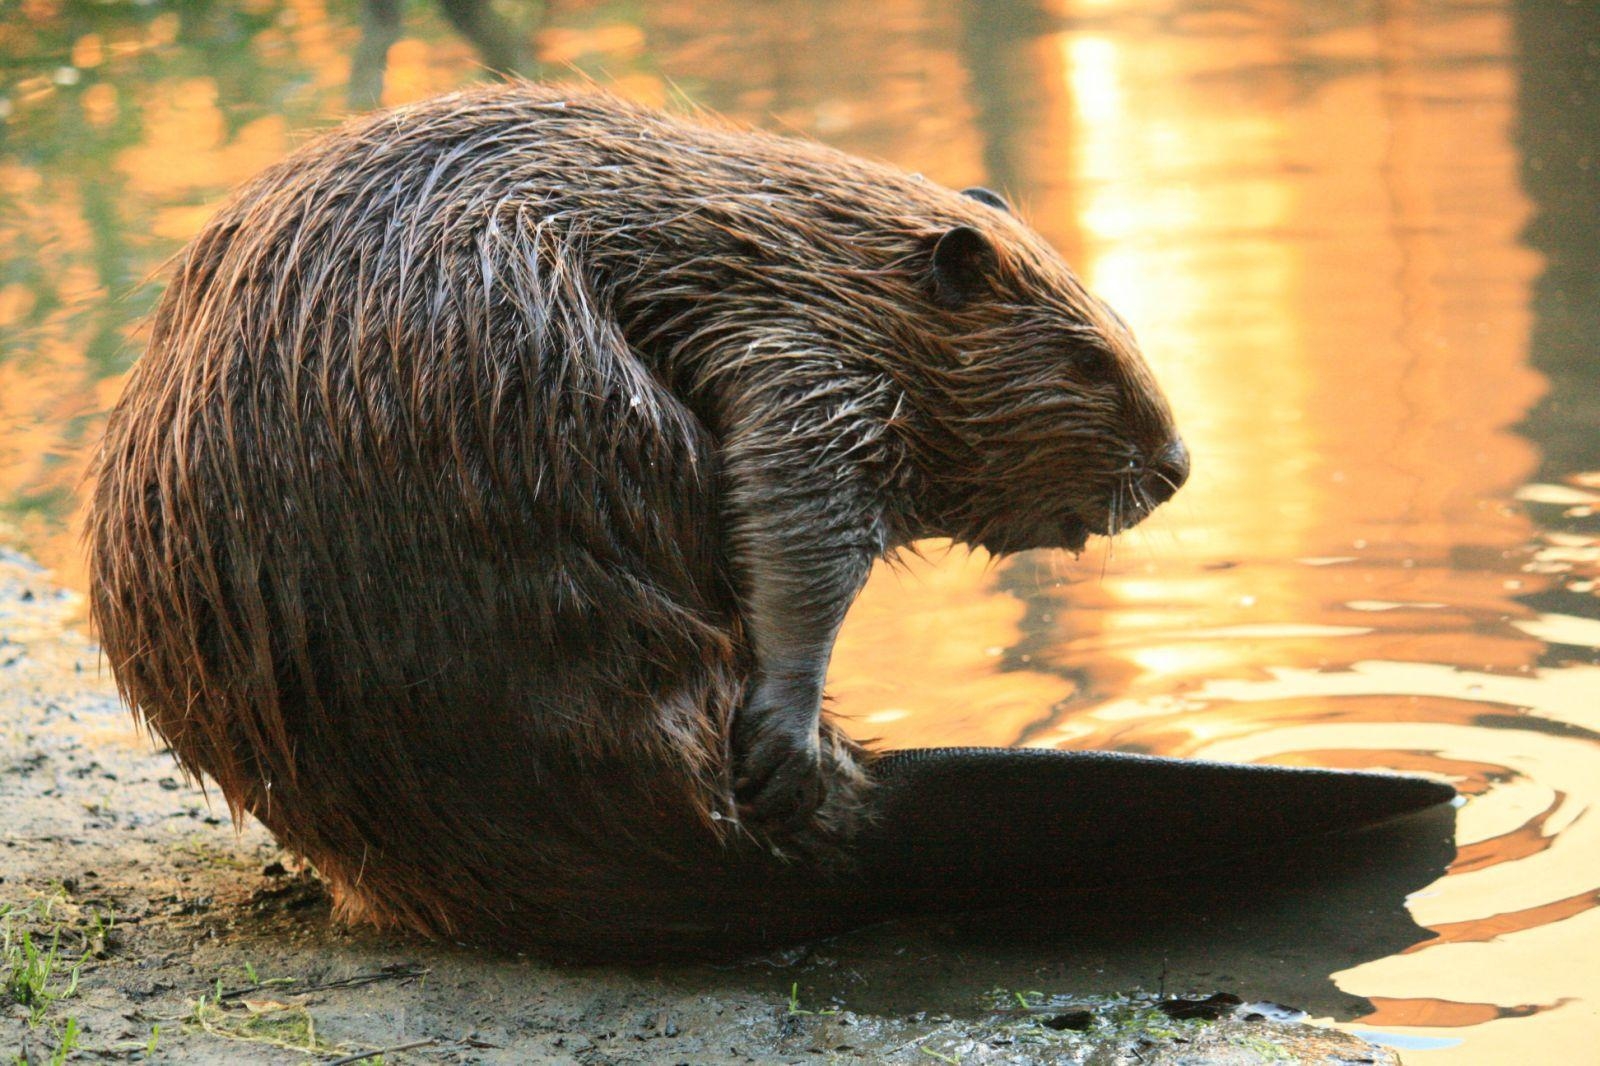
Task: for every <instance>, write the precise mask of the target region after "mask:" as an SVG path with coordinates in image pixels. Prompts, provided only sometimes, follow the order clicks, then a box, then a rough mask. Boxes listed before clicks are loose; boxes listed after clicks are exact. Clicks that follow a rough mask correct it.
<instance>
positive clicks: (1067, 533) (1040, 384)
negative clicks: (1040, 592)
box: [919, 189, 1189, 552]
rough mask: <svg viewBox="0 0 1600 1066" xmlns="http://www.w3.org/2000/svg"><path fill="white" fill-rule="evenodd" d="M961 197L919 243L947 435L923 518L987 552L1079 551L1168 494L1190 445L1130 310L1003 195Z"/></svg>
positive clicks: (939, 407)
mask: <svg viewBox="0 0 1600 1066" xmlns="http://www.w3.org/2000/svg"><path fill="white" fill-rule="evenodd" d="M966 197H967V201H968V202H970V203H972V208H971V209H970V210H971V211H972V212H973V213H972V215H971V216H970V221H969V222H966V223H963V224H957V225H954V226H951V227H949V228H946V229H944V230H942V231H941V232H939V233H937V234H935V235H933V236H931V237H929V238H928V243H927V252H926V256H927V258H926V260H925V262H926V264H927V267H926V273H925V275H924V278H925V283H926V284H927V285H928V286H930V287H931V291H932V294H933V297H934V302H935V303H936V304H937V305H938V306H939V307H940V308H941V309H942V311H943V315H942V316H941V318H942V319H943V322H944V324H945V328H944V329H943V330H941V333H942V335H943V336H942V341H943V343H942V344H941V348H942V349H943V350H942V351H941V352H940V353H939V356H938V357H937V358H936V359H935V360H934V362H935V363H936V364H937V370H936V372H935V373H934V374H933V377H932V382H933V388H934V391H935V393H936V395H937V402H936V403H935V404H933V405H932V408H933V409H934V410H935V411H936V414H935V416H934V417H935V418H936V420H937V421H938V423H939V424H940V429H941V430H942V432H940V433H939V436H940V437H942V438H943V440H944V441H945V444H944V447H943V449H941V451H942V452H943V454H941V455H940V456H939V457H938V459H937V460H936V461H935V462H934V464H933V466H934V467H935V468H936V469H935V471H933V472H932V473H931V474H930V476H929V479H928V483H927V486H926V487H927V490H928V495H929V499H928V500H927V501H924V502H923V503H922V504H919V508H926V510H925V512H924V513H923V514H922V515H921V516H920V517H922V518H923V520H924V521H925V522H926V523H927V525H928V526H929V527H930V528H929V532H936V533H939V534H943V535H947V536H950V537H953V538H955V539H957V540H961V541H966V542H968V543H972V544H981V545H983V546H984V547H985V548H987V549H989V550H990V551H994V552H1014V551H1022V550H1023V549H1026V548H1046V547H1054V548H1066V549H1068V550H1070V551H1073V552H1077V551H1081V550H1082V549H1083V547H1084V544H1085V542H1086V541H1087V539H1088V538H1089V536H1090V535H1091V534H1106V535H1114V534H1116V533H1119V532H1121V531H1123V530H1125V529H1128V528H1129V527H1131V526H1133V525H1135V524H1136V523H1138V522H1139V521H1140V520H1142V519H1143V518H1144V517H1145V516H1146V515H1148V514H1149V513H1150V512H1151V511H1153V510H1154V509H1155V508H1156V507H1157V506H1159V505H1160V504H1162V503H1164V502H1166V501H1167V500H1168V499H1170V498H1171V497H1172V495H1173V493H1175V492H1177V491H1178V489H1179V488H1180V487H1181V486H1182V485H1183V483H1184V481H1185V480H1186V479H1187V478H1188V476H1189V453H1188V450H1187V449H1186V448H1185V447H1184V444H1183V440H1182V438H1180V437H1179V436H1178V433H1177V430H1176V429H1175V428H1174V427H1173V423H1172V413H1171V410H1170V409H1169V407H1168V405H1167V401H1166V397H1165V396H1163V395H1162V393H1161V389H1160V388H1159V386H1157V384H1156V382H1155V379H1154V377H1153V376H1152V375H1151V373H1150V368H1149V367H1148V366H1147V365H1146V364H1145V361H1144V359H1143V357H1142V356H1141V355H1140V354H1139V350H1138V347H1137V346H1136V345H1135V343H1134V340H1133V337H1132V335H1131V333H1130V332H1129V330H1128V327H1127V325H1126V323H1124V322H1123V321H1122V319H1121V318H1119V317H1118V316H1117V314H1116V313H1115V312H1114V311H1112V310H1111V309H1110V308H1109V307H1107V306H1106V305H1105V304H1104V303H1102V302H1101V301H1100V300H1098V299H1097V298H1095V297H1094V296H1092V295H1091V294H1090V293H1088V292H1087V291H1086V290H1085V289H1084V288H1083V286H1082V285H1081V284H1080V283H1079V282H1078V280H1077V278H1076V277H1074V276H1073V274H1072V272H1071V271H1070V270H1069V269H1068V268H1067V266H1066V264H1065V263H1063V262H1062V261H1061V259H1060V257H1059V256H1057V255H1056V254H1055V252H1053V251H1052V250H1051V249H1050V248H1049V247H1048V245H1046V244H1045V243H1044V242H1043V241H1042V240H1041V239H1040V238H1039V237H1038V236H1037V235H1035V234H1034V233H1033V232H1032V231H1031V230H1029V229H1027V228H1026V227H1025V226H1023V225H1021V224H1020V223H1019V222H1017V221H1016V220H1015V219H1014V218H1013V217H1012V216H1011V214H1010V212H1009V210H1008V209H1007V208H1006V206H1005V204H1004V202H1003V201H1001V200H1000V199H999V198H998V197H997V196H995V195H994V194H993V193H990V192H988V191H987V190H982V189H973V190H968V191H967V193H966ZM930 504H931V506H928V505H930Z"/></svg>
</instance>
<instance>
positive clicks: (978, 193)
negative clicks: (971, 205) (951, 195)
mask: <svg viewBox="0 0 1600 1066" xmlns="http://www.w3.org/2000/svg"><path fill="white" fill-rule="evenodd" d="M961 195H962V196H965V197H967V198H969V199H972V200H976V201H978V202H979V203H980V204H987V205H988V206H990V207H992V208H994V209H995V210H996V211H1004V212H1005V213H1006V214H1008V215H1009V214H1011V205H1010V204H1008V203H1006V198H1005V197H1004V196H1001V195H1000V194H999V193H997V192H995V191H994V190H993V189H985V188H984V187H983V186H982V185H974V186H973V187H972V188H970V189H962V190H961Z"/></svg>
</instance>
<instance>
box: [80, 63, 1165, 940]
mask: <svg viewBox="0 0 1600 1066" xmlns="http://www.w3.org/2000/svg"><path fill="white" fill-rule="evenodd" d="M1188 470H1189V460H1188V454H1187V452H1186V450H1185V447H1184V444H1183V442H1182V440H1181V439H1180V437H1179V436H1178V434H1177V433H1176V431H1175V429H1174V426H1173V420H1172V416H1171V412H1170V410H1169V406H1168V403H1167V401H1166V399H1165V398H1164V397H1163V395H1162V393H1161V391H1160V389H1159V388H1158V386H1157V384H1156V382H1155V380H1154V379H1153V377H1152V375H1151V371H1150V370H1149V368H1148V366H1147V365H1146V363H1145V361H1144V360H1143V358H1142V357H1141V355H1140V353H1139V351H1138V348H1137V346H1136V345H1135V342H1134V340H1133V338H1132V336H1131V335H1130V332H1129V330H1128V328H1127V327H1126V325H1125V324H1124V323H1123V322H1122V320H1121V319H1119V318H1118V317H1117V315H1116V314H1115V313H1114V312H1112V311H1111V310H1110V309H1109V308H1108V307H1107V306H1106V305H1105V304H1104V303H1103V302H1101V301H1100V300H1098V299H1096V298H1095V297H1094V296H1092V295H1091V294H1090V293H1089V292H1088V291H1086V289H1085V288H1084V286H1083V285H1082V284H1080V282H1079V281H1078V279H1077V278H1076V277H1075V276H1074V275H1073V273H1072V272H1071V270H1069V269H1068V267H1067V266H1066V265H1065V264H1064V263H1063V262H1062V260H1061V258H1060V257H1059V256H1058V255H1057V254H1056V253H1055V252H1054V251H1053V250H1052V249H1051V248H1050V247H1049V246H1048V245H1047V244H1046V242H1045V241H1044V240H1042V239H1041V238H1040V237H1039V236H1038V235H1037V234H1036V233H1035V232H1034V231H1032V230H1031V229H1029V228H1028V227H1027V226H1026V225H1025V224H1023V222H1022V221H1020V220H1019V219H1018V218H1017V217H1016V216H1015V215H1014V214H1013V213H1012V212H1011V211H1010V209H1009V208H1008V207H1007V205H1006V203H1005V202H1004V201H1003V200H1002V199H1001V198H999V197H998V196H996V195H995V194H994V193H991V192H988V191H985V190H981V189H976V190H968V191H966V192H965V193H961V192H956V191H952V190H949V189H945V188H942V187H940V186H938V185H936V184H934V183H933V182H931V181H927V180H924V179H922V178H920V177H917V176H913V175H908V174H905V173H902V172H899V171H897V170H894V169H892V168H889V167H887V166H883V165H879V164H875V163H871V162H866V161H862V160H859V159H855V158H852V157H849V156H847V155H844V154H841V153H839V152H837V151H834V150H831V149H829V148H826V147H823V146H820V145H817V144H813V143H808V142H805V141H801V140H795V139H787V138H782V137H778V136H774V135H770V134H767V133H763V132H757V131H752V130H746V129H740V128H736V127H734V126H732V125H730V124H727V123H722V122H719V121H715V120H711V119H707V118H704V117H697V118H693V119H685V118H677V117H669V116H667V115H663V114H660V113H657V112H655V111H652V110H649V109H645V108H642V107H639V106H635V105H633V104H630V103H627V102H624V101H623V100H620V99H617V98H614V97H611V96H608V95H604V94H601V93H597V92H594V91H592V90H582V91H571V90H567V89H562V88H551V87H539V86H535V85H532V84H511V85H501V86H495V87H486V88H477V89H473V90H470V91H466V92H460V93H456V94H454V95H448V96H443V97H440V98H437V99H434V100H430V101H427V102H424V103H420V104H416V105H413V106H407V107H402V108H399V109H396V110H392V111H388V112H385V113H380V114H376V115H373V116H369V117H365V118H361V119H358V120H356V121H353V122H351V123H350V124H348V125H346V126H344V127H342V128H340V129H337V130H335V131H333V132H331V133H330V134H327V135H325V136H322V137H321V138H320V139H317V140H315V141H313V142H311V143H309V144H307V145H305V146H304V147H302V148H301V149H299V150H297V151H295V152H294V153H292V154H291V155H290V156H289V157H288V158H287V159H285V160H284V161H282V162H281V163H279V164H278V165H275V166H273V167H271V168H270V169H268V170H266V171H265V172H264V173H262V174H261V175H260V176H259V177H257V178H256V179H254V180H253V181H251V182H249V183H248V184H247V185H246V186H245V187H244V188H243V189H242V190H241V191H239V192H238V193H237V194H236V195H235V196H234V197H233V198H232V199H231V200H230V201H229V202H228V203H227V204H226V205H225V206H224V207H222V208H221V210H220V211H219V212H218V213H217V214H216V216H215V217H214V218H212V219H211V220H210V222H209V223H208V224H206V225H205V227H204V228H203V230H202V231H201V232H200V234H199V235H198V236H197V237H195V238H194V240H193V241H192V242H191V243H190V244H189V245H188V247H187V248H186V249H185V250H184V251H183V252H182V253H181V254H180V255H179V256H178V258H177V260H176V262H175V265H174V267H173V269H172V273H171V280H170V283H169V284H168V286H167V288H166V290H165V293H164V295H163V296H162V298H161V300H160V303H159V306H158V309H157V310H156V312H155V314H154V318H153V325H152V328H151V332H150V338H149V345H148V349H147V351H146V352H145V353H144V354H143V356H142V358H141V359H139V361H138V362H137V364H136V365H135V367H134V368H133V370H132V372H131V373H130V375H129V377H128V380H127V383H126V386H125V388H124V389H123V392H122V395H121V398H120V400H119V401H118V402H117V404H116V406H115V409H114V410H113V411H112V412H111V414H110V417H109V420H108V424H107V427H106V430H105V438H104V443H103V448H102V452H101V456H100V460H99V463H98V472H97V480H96V486H95V489H94V495H93V501H92V517H91V519H90V522H89V530H88V536H89V542H90V554H91V587H92V596H91V609H92V616H93V620H94V622H95V624H96V626H97V629H98V632H99V634H100V637H101V640H102V643H103V646H104V650H105V653H106V655H107V657H108V660H109V663H110V665H111V668H112V670H113V672H114V674H115V677H116V679H117V682H118V685H119V688H120V690H121V692H122V694H123V696H124V698H125V699H126V701H127V703H128V704H129V705H130V706H131V707H132V708H133V710H134V712H135V713H136V715H137V716H138V717H139V718H140V719H142V721H143V722H144V723H145V724H146V725H147V726H148V727H149V728H150V729H151V730H153V731H154V732H155V733H156V734H159V736H160V737H161V738H163V739H164V740H165V742H166V743H167V744H168V745H170V747H171V749H172V751H173V752H174V753H175V754H176V757H177V759H178V760H179V761H180V763H181V765H182V766H183V768H184V769H185V770H186V771H187V772H188V773H190V774H191V775H202V774H203V775H207V776H209V777H210V778H212V779H213V780H214V781H215V782H216V784H217V785H218V787H219V788H220V790H221V792H222V795H223V796H224V797H226V800H227V803H228V805H229V806H230V808H231V809H232V811H233V813H234V815H235V817H242V816H243V815H244V814H245V813H248V814H250V815H253V816H254V817H256V818H257V819H259V820H260V821H261V822H262V823H263V824H264V825H265V826H266V827H267V828H268V829H269V830H270V831H271V832H272V833H273V834H274V836H275V837H276V838H277V839H278V840H279V841H280V842H282V843H283V844H284V845H285V846H286V847H288V848H290V849H292V850H293V851H295V852H298V853H299V854H301V855H303V856H304V857H306V858H307V859H308V860H309V861H310V862H311V863H312V864H313V865H314V866H315V868H316V869H317V870H318V871H319V873H320V874H321V876H322V877H323V878H324V879H325V880H326V881H327V882H328V884H329V885H330V887H331V889H332V892H333V895H334V898H335V900H336V901H337V905H338V907H339V909H340V912H341V913H342V914H343V915H345V916H346V917H349V918H365V919H369V920H372V921H376V922H379V923H384V924H389V925H398V926H403V927H407V928H410V929H414V930H418V931H420V932H423V933H426V934H430V935H434V936H443V937H449V938H453V939H456V940H465V941H477V942H489V943H494V944H498V945H502V946H513V947H517V948H524V947H526V948H535V949H541V950H544V951H547V952H554V953H558V954H560V953H565V954H605V955H614V956H616V955H627V954H651V953H655V952H657V951H662V950H668V949H669V948H670V949H673V950H684V949H688V950H699V949H702V948H704V949H715V948H718V947H721V946H727V945H738V944H742V943H745V942H747V941H751V940H762V941H770V940H774V939H782V938H784V937H789V936H794V935H800V934H804V933H806V932H807V931H810V930H813V929H814V928H815V927H816V924H817V922H818V919H817V917H816V915H817V913H818V912H819V911H822V910H827V909H828V908H829V907H831V906H832V905H833V904H834V902H836V900H837V897H838V894H839V893H841V892H847V891H849V889H848V887H847V886H848V885H849V884H850V883H851V877H850V874H849V872H848V867H849V865H850V859H849V857H848V851H849V848H848V842H849V841H850V840H851V839H852V837H853V835H854V834H856V833H857V831H858V829H859V826H860V824H861V817H860V815H859V812H860V811H861V809H862V807H863V804H864V803H866V802H868V800H867V797H869V796H870V792H871V787H872V786H871V784H870V778H871V766H872V763H873V759H874V755H873V754H872V753H870V752H869V751H868V750H866V749H865V748H863V747H862V746H861V745H859V744H857V743H855V742H854V741H852V740H850V739H849V738H848V737H846V736H845V734H844V733H843V732H842V731H841V730H840V729H839V728H838V727H837V726H836V725H835V724H834V723H833V722H831V721H830V720H829V719H828V717H827V716H826V715H825V714H823V713H822V701H823V691H822V689H823V679H824V675H825V673H826V669H827V665H828V659H829V654H830V650H831V647H832V644H833V641H834V638H835V634H836V633H837V632H838V629H839V626H840V623H841V622H842V620H843V619H844V616H845V612H846V609H847V608H848V607H849V605H850V603H851V601H852V599H853V598H854V597H855V596H856V594H857V593H858V591H859V590H860V589H861V587H862V585H863V583H864V581H865V580H866V577H867V573H868V570H869V568H870V567H871V565H872V563H873V561H874V560H875V559H877V558H879V557H882V556H884V555H885V554H887V553H891V552H893V551H895V550H896V549H897V548H900V547H901V546H904V545H907V544H908V543H910V542H912V541H914V540H917V539H919V538H927V537H946V538H951V539H952V540H955V541H959V542H965V543H968V544H974V545H981V546H983V547H984V548H986V549H988V550H989V551H990V552H993V553H996V554H1003V553H1010V552H1017V551H1022V550H1024V549H1030V548H1064V549H1067V550H1069V551H1073V552H1078V551H1081V550H1082V549H1083V548H1084V546H1085V543H1086V541H1087V539H1088V538H1089V537H1090V536H1091V535H1099V534H1114V533H1116V532H1118V531H1120V530H1123V529H1126V528H1128V527H1130V526H1132V525H1133V524H1135V523H1136V522H1138V521H1139V520H1140V519H1142V518H1143V517H1144V516H1145V515H1147V514H1148V513H1149V512H1150V511H1151V510H1152V509H1153V508H1154V507H1156V506H1157V505H1158V504H1160V503H1161V502H1163V501H1165V500H1166V499H1168V498H1169V497H1170V496H1171V495H1172V494H1173V493H1174V492H1175V491H1176V490H1177V489H1178V488H1179V487H1180V486H1182V485H1183V483H1184V481H1185V479H1186V477H1187V476H1188ZM818 886H821V887H818ZM806 892H810V893H812V895H811V896H809V897H807V898H808V899H812V900H813V901H814V902H815V901H818V900H820V902H815V905H814V906H811V905H808V906H804V907H803V906H799V905H797V904H794V903H793V900H794V899H795V898H796V895H797V894H801V893H806ZM790 914H792V915H793V917H792V919H789V918H785V917H784V915H790ZM774 915H776V917H774Z"/></svg>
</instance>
